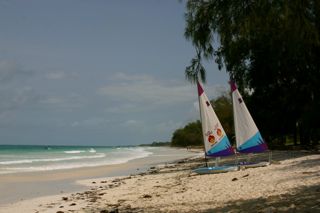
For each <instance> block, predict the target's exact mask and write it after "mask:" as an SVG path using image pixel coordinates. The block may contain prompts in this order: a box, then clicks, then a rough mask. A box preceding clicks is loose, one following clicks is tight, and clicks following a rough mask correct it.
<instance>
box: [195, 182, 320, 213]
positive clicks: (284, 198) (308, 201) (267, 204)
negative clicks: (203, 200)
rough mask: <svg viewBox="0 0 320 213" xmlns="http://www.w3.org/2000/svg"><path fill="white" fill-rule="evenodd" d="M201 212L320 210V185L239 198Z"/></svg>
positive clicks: (265, 212)
mask: <svg viewBox="0 0 320 213" xmlns="http://www.w3.org/2000/svg"><path fill="white" fill-rule="evenodd" d="M201 212H203V213H211V212H232V213H238V212H264V213H273V212H299V213H300V212H310V213H313V212H320V185H314V186H308V187H300V188H297V189H296V190H295V191H293V192H292V193H288V194H283V195H277V196H270V197H267V198H257V199H252V200H237V201H235V202H233V203H228V204H227V205H226V206H224V207H218V208H213V209H207V210H205V211H201Z"/></svg>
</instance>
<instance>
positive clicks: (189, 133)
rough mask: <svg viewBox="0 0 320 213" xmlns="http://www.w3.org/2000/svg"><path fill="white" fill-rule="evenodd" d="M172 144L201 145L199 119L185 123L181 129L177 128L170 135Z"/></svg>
mask: <svg viewBox="0 0 320 213" xmlns="http://www.w3.org/2000/svg"><path fill="white" fill-rule="evenodd" d="M171 145H172V146H183V147H185V146H199V145H203V142H202V131H201V123H200V121H196V122H192V123H189V124H187V125H186V126H185V127H184V128H182V129H177V130H176V131H175V132H174V133H173V136H172V140H171Z"/></svg>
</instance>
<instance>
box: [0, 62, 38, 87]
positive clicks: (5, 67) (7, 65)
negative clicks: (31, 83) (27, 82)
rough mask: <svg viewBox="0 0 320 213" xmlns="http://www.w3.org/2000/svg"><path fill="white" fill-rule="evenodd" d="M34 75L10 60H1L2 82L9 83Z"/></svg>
mask: <svg viewBox="0 0 320 213" xmlns="http://www.w3.org/2000/svg"><path fill="white" fill-rule="evenodd" d="M32 74H33V72H32V71H30V70H26V69H23V68H22V67H21V66H20V65H19V64H18V63H16V62H14V61H9V60H0V82H2V83H7V82H11V81H13V80H18V79H20V80H22V79H25V78H26V77H28V76H31V75H32Z"/></svg>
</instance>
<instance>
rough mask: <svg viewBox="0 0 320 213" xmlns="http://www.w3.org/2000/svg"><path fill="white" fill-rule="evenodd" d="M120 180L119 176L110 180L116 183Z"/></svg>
mask: <svg viewBox="0 0 320 213" xmlns="http://www.w3.org/2000/svg"><path fill="white" fill-rule="evenodd" d="M120 181H121V180H120V179H119V178H116V179H114V180H112V183H117V182H120Z"/></svg>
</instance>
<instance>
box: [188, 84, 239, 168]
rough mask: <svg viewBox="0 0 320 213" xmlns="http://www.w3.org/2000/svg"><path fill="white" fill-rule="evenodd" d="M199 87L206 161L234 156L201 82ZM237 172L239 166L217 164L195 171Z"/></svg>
mask: <svg viewBox="0 0 320 213" xmlns="http://www.w3.org/2000/svg"><path fill="white" fill-rule="evenodd" d="M197 87H198V98H199V109H200V118H201V125H202V135H203V143H204V152H205V158H206V160H207V158H213V157H216V158H217V159H219V158H220V157H224V156H229V155H234V150H233V148H232V146H231V144H230V142H229V139H228V137H227V135H226V133H225V131H224V129H223V128H222V125H221V123H220V121H219V119H218V117H217V115H216V113H215V112H214V110H213V108H212V106H211V104H210V101H209V99H208V97H207V95H206V94H205V92H204V90H203V88H202V86H201V84H200V82H197ZM217 159H216V160H217ZM217 162H218V161H217ZM236 170H238V166H234V165H230V166H229V165H225V166H218V165H217V163H216V166H214V167H209V166H208V165H207V166H206V167H201V168H197V169H195V170H193V171H194V172H196V173H198V174H210V173H219V172H228V171H236Z"/></svg>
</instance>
